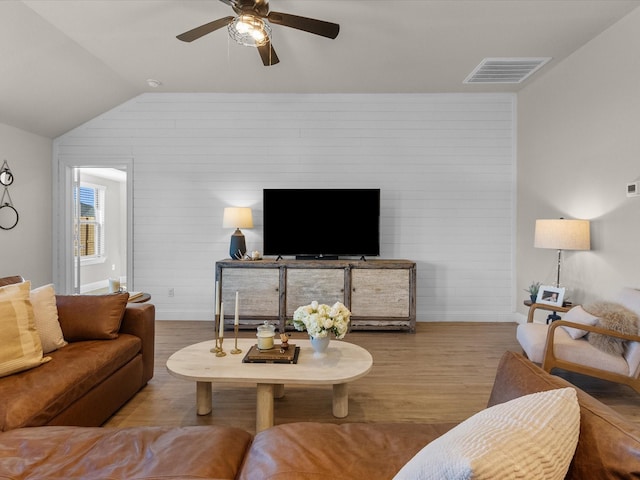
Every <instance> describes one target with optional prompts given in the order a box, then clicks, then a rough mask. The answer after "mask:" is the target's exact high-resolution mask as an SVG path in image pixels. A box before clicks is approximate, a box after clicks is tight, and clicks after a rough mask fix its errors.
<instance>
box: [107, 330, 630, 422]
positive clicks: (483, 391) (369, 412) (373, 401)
mask: <svg viewBox="0 0 640 480" xmlns="http://www.w3.org/2000/svg"><path fill="white" fill-rule="evenodd" d="M515 330H516V324H515V323H451V322H446V323H445V322H443V323H418V324H417V333H415V334H410V333H407V332H393V331H384V332H366V331H357V332H351V333H349V334H348V335H347V337H346V338H345V341H348V342H351V343H355V344H357V345H360V346H362V347H364V348H366V349H367V350H369V351H370V352H371V354H372V356H373V362H374V366H373V369H372V371H371V373H369V374H368V375H367V376H366V377H364V378H362V379H359V380H357V381H355V382H353V383H352V384H350V385H349V415H348V416H347V417H346V418H344V419H337V418H335V417H333V415H332V413H331V408H332V407H331V405H332V404H331V399H332V389H331V387H330V386H328V387H310V386H309V387H305V386H285V395H284V397H283V398H281V399H276V400H275V407H274V409H275V424H281V423H289V422H298V421H318V422H334V423H344V422H459V421H462V420H464V419H465V418H467V417H469V416H470V415H473V414H474V413H476V412H478V411H480V410H482V409H483V408H484V407H485V406H486V403H487V400H488V398H489V393H490V391H491V386H492V384H493V379H494V377H495V371H496V367H497V365H498V361H499V359H500V357H501V356H502V354H503V353H504V352H505V351H506V350H512V351H516V352H521V351H522V350H521V348H520V346H519V344H518V342H517V341H516V338H515ZM232 335H233V334H232V332H227V333H226V337H225V347H228V348H231V347H230V345H231V344H232V342H233V340H232ZM240 336H241V337H243V338H250V337H254V336H255V334H254V333H253V332H251V331H242V332H240ZM212 338H213V327H212V325H211V323H210V322H196V321H194V322H185V321H158V322H156V359H155V362H156V363H155V374H154V378H153V379H152V380H151V381H150V382H149V384H148V385H147V386H146V387H145V388H144V389H143V390H142V391H141V392H140V393H138V395H136V396H135V397H134V398H133V399H132V400H131V401H130V402H129V403H127V404H126V405H125V406H124V407H123V408H122V409H121V410H120V411H119V412H118V413H116V414H115V415H114V416H113V417H112V418H111V419H110V420H109V421H108V422H107V423H106V426H110V427H115V426H138V425H167V426H186V425H230V426H236V427H240V428H243V429H245V430H247V431H249V432H251V433H255V413H256V412H255V408H256V389H255V385H250V384H248V385H246V386H244V385H227V386H224V385H214V386H213V412H212V413H211V414H209V415H204V416H199V415H197V414H196V402H195V398H196V386H195V382H189V381H186V380H181V379H178V378H175V377H173V376H171V375H169V373H168V372H167V370H166V361H167V359H168V358H169V356H170V355H171V354H172V353H173V352H175V351H176V350H179V349H180V348H182V347H185V346H187V345H191V344H193V343H197V342H201V341H204V340H207V339H212ZM295 338H305V334H304V333H303V332H294V333H293V339H294V340H293V341H295ZM332 341H338V340H332ZM228 348H227V349H228ZM213 361H215V360H213ZM559 375H560V376H562V377H563V378H566V379H567V380H569V381H570V382H572V383H574V384H575V385H576V386H578V387H580V388H582V389H583V390H585V391H587V392H588V393H590V394H592V395H593V396H594V397H596V398H598V399H599V400H601V401H602V402H603V403H605V404H608V405H610V406H611V407H612V408H613V409H614V410H617V411H618V412H619V413H621V414H623V415H624V416H626V417H627V418H629V421H631V422H635V423H638V424H639V425H640V408H639V407H640V394H637V393H636V392H634V391H633V390H632V389H631V388H629V387H627V386H624V385H618V384H614V383H610V382H606V381H604V380H598V379H593V378H589V377H585V376H582V375H578V374H572V373H569V372H559Z"/></svg>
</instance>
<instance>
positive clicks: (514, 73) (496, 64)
mask: <svg viewBox="0 0 640 480" xmlns="http://www.w3.org/2000/svg"><path fill="white" fill-rule="evenodd" d="M549 60H551V57H540V58H485V59H484V60H482V62H480V65H478V66H477V67H476V68H475V69H474V70H473V72H471V73H470V74H469V76H468V77H467V78H465V79H464V82H463V83H522V82H523V81H524V80H525V79H526V78H527V77H529V75H531V74H532V73H533V72H535V71H536V70H538V69H539V68H541V67H542V66H543V65H544V64H545V63H547V62H548V61H549Z"/></svg>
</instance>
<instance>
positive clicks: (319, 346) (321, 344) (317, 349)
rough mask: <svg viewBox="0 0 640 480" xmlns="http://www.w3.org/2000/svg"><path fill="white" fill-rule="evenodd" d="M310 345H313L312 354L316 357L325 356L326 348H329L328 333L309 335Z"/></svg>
mask: <svg viewBox="0 0 640 480" xmlns="http://www.w3.org/2000/svg"><path fill="white" fill-rule="evenodd" d="M309 340H310V341H311V346H312V347H313V356H314V357H316V358H321V357H325V356H326V355H327V348H329V340H331V339H330V338H329V335H327V336H326V337H317V338H314V337H311V336H310V337H309Z"/></svg>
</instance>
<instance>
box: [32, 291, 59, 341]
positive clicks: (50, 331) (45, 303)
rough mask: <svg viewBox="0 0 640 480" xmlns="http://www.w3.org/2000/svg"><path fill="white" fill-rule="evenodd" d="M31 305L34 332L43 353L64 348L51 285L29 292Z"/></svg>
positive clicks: (54, 294) (54, 293)
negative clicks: (34, 326)
mask: <svg viewBox="0 0 640 480" xmlns="http://www.w3.org/2000/svg"><path fill="white" fill-rule="evenodd" d="M31 305H32V306H33V316H34V320H35V322H36V330H37V331H38V335H40V341H41V342H42V351H43V352H44V353H49V352H53V351H54V350H57V349H58V348H60V347H64V346H65V345H66V344H67V342H65V340H64V337H63V336H62V329H61V328H60V322H59V321H58V307H57V306H56V292H55V290H54V288H53V285H52V284H49V285H44V286H42V287H38V288H34V289H33V290H31Z"/></svg>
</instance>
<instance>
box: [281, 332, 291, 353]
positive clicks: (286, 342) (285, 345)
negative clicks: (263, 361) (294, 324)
mask: <svg viewBox="0 0 640 480" xmlns="http://www.w3.org/2000/svg"><path fill="white" fill-rule="evenodd" d="M280 341H281V342H282V343H280V353H284V351H285V350H286V349H288V348H289V335H287V334H286V333H281V334H280Z"/></svg>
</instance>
